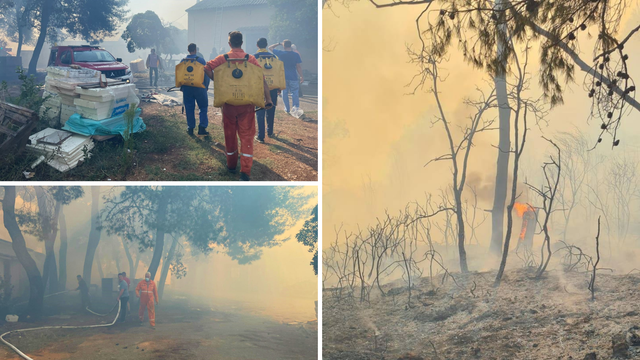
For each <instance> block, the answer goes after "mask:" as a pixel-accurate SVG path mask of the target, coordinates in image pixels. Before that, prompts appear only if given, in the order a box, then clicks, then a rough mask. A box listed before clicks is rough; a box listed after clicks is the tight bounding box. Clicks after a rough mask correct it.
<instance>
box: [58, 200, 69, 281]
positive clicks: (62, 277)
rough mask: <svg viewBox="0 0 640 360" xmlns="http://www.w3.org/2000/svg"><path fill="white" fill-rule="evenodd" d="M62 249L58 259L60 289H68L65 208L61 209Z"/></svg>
mask: <svg viewBox="0 0 640 360" xmlns="http://www.w3.org/2000/svg"><path fill="white" fill-rule="evenodd" d="M59 221H60V250H59V255H58V261H59V262H60V272H59V273H58V289H59V290H61V291H62V290H66V289H67V246H68V243H67V219H66V218H65V217H64V210H62V209H60V219H59Z"/></svg>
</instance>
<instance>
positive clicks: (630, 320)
mask: <svg viewBox="0 0 640 360" xmlns="http://www.w3.org/2000/svg"><path fill="white" fill-rule="evenodd" d="M534 275H535V272H534V271H533V270H528V269H519V270H510V271H507V272H506V273H505V277H504V278H503V282H502V284H501V285H500V287H499V288H495V287H493V279H494V277H495V272H480V273H470V274H468V275H466V276H462V275H460V274H454V277H455V279H456V282H455V283H454V281H452V280H451V279H448V280H447V281H446V282H445V283H444V284H442V283H441V280H442V277H441V276H439V277H435V276H434V279H433V282H432V281H430V279H429V278H421V279H420V280H419V281H417V283H416V286H415V287H414V288H413V290H412V291H411V295H412V300H411V302H410V303H409V302H408V295H409V293H408V290H407V287H406V285H404V286H403V285H402V283H401V282H397V283H390V284H386V285H384V286H383V290H384V291H385V292H386V296H379V295H376V296H373V295H372V296H371V300H370V303H367V302H363V303H360V302H359V299H358V298H353V297H345V296H343V297H342V298H338V297H336V291H335V290H325V291H324V294H323V301H324V302H323V304H324V306H323V329H324V331H323V354H324V356H323V358H324V359H328V360H365V359H380V360H382V359H385V360H388V359H393V360H395V359H407V360H408V359H412V360H418V359H614V358H632V359H636V358H637V359H640V347H633V346H629V343H632V344H633V343H634V340H633V339H634V336H636V335H634V333H635V331H634V330H632V331H629V330H630V329H631V328H633V327H634V326H640V309H638V302H637V301H638V300H637V299H638V297H639V296H640V274H639V273H638V272H637V271H633V272H632V273H629V274H626V275H620V274H607V273H605V272H602V273H601V274H598V281H597V283H596V290H597V296H596V300H595V301H591V300H590V292H589V291H588V289H587V285H588V281H589V276H588V275H587V274H584V273H578V272H564V271H560V270H555V271H551V272H549V273H547V275H546V276H545V277H544V278H543V279H540V280H535V279H534ZM456 283H457V284H456ZM636 345H640V344H636Z"/></svg>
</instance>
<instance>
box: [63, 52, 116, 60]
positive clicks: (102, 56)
mask: <svg viewBox="0 0 640 360" xmlns="http://www.w3.org/2000/svg"><path fill="white" fill-rule="evenodd" d="M73 58H74V60H75V62H113V61H116V59H115V58H114V57H113V56H111V54H109V53H108V52H107V51H104V50H91V51H74V52H73Z"/></svg>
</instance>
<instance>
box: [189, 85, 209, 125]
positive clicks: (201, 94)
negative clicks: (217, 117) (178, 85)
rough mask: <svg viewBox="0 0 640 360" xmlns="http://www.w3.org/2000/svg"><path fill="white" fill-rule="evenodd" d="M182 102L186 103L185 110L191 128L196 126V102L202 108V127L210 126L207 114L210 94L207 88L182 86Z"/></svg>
mask: <svg viewBox="0 0 640 360" xmlns="http://www.w3.org/2000/svg"><path fill="white" fill-rule="evenodd" d="M182 102H183V104H184V111H185V112H186V114H187V126H188V127H189V129H193V128H195V127H196V103H198V108H200V125H199V126H200V127H202V128H206V127H207V126H209V117H208V116H207V109H208V107H209V95H208V94H207V89H201V88H197V87H193V86H183V87H182Z"/></svg>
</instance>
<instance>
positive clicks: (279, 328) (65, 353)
mask: <svg viewBox="0 0 640 360" xmlns="http://www.w3.org/2000/svg"><path fill="white" fill-rule="evenodd" d="M136 315H137V314H135V315H134V316H129V317H128V320H127V321H126V322H125V323H118V324H116V325H114V326H112V327H108V328H97V329H81V330H55V331H48V330H43V331H36V332H33V333H26V334H22V335H17V334H16V335H12V336H11V337H9V338H8V340H9V341H10V342H12V343H13V344H14V345H15V346H17V347H18V348H20V349H21V350H22V351H24V352H25V353H27V354H28V355H29V356H30V357H32V358H33V359H48V360H58V359H60V360H62V359H71V360H73V359H83V360H84V359H92V360H106V359H121V360H129V359H131V360H133V359H136V360H137V359H140V360H145V359H154V360H155V359H157V360H178V359H180V360H182V359H184V360H190V359H221V360H248V359H252V360H253V359H255V360H258V359H263V360H278V359H292V360H293V359H295V360H298V359H300V360H302V359H305V360H306V359H316V358H317V330H314V328H313V326H302V325H286V324H280V323H278V322H276V321H274V320H271V319H269V318H266V317H260V316H255V315H247V314H242V313H234V312H223V311H216V310H213V309H212V308H211V307H206V305H204V304H195V303H194V304H190V303H189V302H188V301H187V300H182V301H181V302H180V301H178V300H174V301H170V302H169V301H167V302H163V303H162V304H161V305H160V306H159V307H158V308H157V309H156V316H157V319H156V330H152V329H151V328H150V327H149V324H148V322H145V324H144V325H142V326H141V325H140V323H139V322H138V319H137V316H136ZM67 317H68V316H65V315H63V316H62V317H61V318H60V317H58V318H55V317H54V318H49V319H48V321H47V324H48V325H50V324H51V323H65V324H74V325H75V324H94V323H99V322H100V321H101V320H104V321H105V322H107V321H111V320H112V319H113V317H106V318H97V317H95V316H91V315H74V316H71V317H70V318H67ZM9 325H12V326H20V327H23V326H24V327H36V326H38V324H28V325H27V324H22V323H21V324H19V325H18V324H7V325H5V326H4V328H8V327H9ZM7 330H8V329H7ZM7 330H4V331H7ZM4 331H3V332H4ZM0 358H1V359H9V360H20V358H19V357H18V356H16V355H15V353H13V352H11V351H10V349H8V348H7V347H6V346H4V345H3V346H0Z"/></svg>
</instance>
